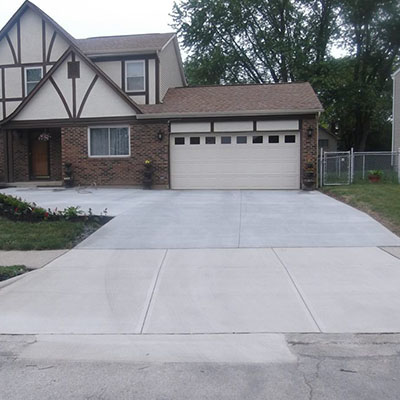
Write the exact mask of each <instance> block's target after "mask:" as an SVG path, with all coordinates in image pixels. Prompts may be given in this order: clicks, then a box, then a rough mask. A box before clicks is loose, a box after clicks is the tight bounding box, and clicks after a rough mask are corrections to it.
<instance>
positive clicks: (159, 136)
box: [157, 129, 164, 142]
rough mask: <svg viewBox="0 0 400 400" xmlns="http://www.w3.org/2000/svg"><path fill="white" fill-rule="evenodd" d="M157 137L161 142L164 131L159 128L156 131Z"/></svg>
mask: <svg viewBox="0 0 400 400" xmlns="http://www.w3.org/2000/svg"><path fill="white" fill-rule="evenodd" d="M157 139H158V140H159V141H160V142H161V141H162V140H163V139H164V132H163V131H162V130H161V129H160V130H159V131H158V133H157Z"/></svg>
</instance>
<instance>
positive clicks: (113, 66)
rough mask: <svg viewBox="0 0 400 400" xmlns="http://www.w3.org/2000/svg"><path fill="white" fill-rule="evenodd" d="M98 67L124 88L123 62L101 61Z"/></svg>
mask: <svg viewBox="0 0 400 400" xmlns="http://www.w3.org/2000/svg"><path fill="white" fill-rule="evenodd" d="M96 65H97V66H98V67H99V68H100V69H101V70H102V71H104V72H105V73H106V74H107V75H108V76H109V77H110V78H111V79H112V80H113V81H114V82H115V83H116V84H117V85H118V86H119V87H122V86H121V85H122V74H121V69H122V67H121V61H100V62H96Z"/></svg>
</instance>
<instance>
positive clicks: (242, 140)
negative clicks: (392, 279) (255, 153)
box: [236, 136, 247, 144]
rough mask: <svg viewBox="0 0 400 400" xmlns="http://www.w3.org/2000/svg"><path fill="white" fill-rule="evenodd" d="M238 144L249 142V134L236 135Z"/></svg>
mask: <svg viewBox="0 0 400 400" xmlns="http://www.w3.org/2000/svg"><path fill="white" fill-rule="evenodd" d="M236 143H237V144H246V143H247V136H237V137H236Z"/></svg>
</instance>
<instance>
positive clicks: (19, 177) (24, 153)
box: [11, 132, 29, 182]
mask: <svg viewBox="0 0 400 400" xmlns="http://www.w3.org/2000/svg"><path fill="white" fill-rule="evenodd" d="M11 140H12V150H13V156H12V160H13V180H14V181H15V182H26V181H29V136H28V134H27V133H22V132H13V133H12V137H11Z"/></svg>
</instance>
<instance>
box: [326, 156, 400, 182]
mask: <svg viewBox="0 0 400 400" xmlns="http://www.w3.org/2000/svg"><path fill="white" fill-rule="evenodd" d="M320 154H321V155H320V165H319V170H320V185H321V186H324V185H326V186H329V185H349V184H351V183H363V182H368V181H369V179H370V176H371V175H372V174H378V175H379V176H380V181H381V182H385V183H400V149H399V151H397V152H392V151H379V152H353V151H352V150H350V151H336V152H323V151H322V149H321V153H320Z"/></svg>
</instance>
